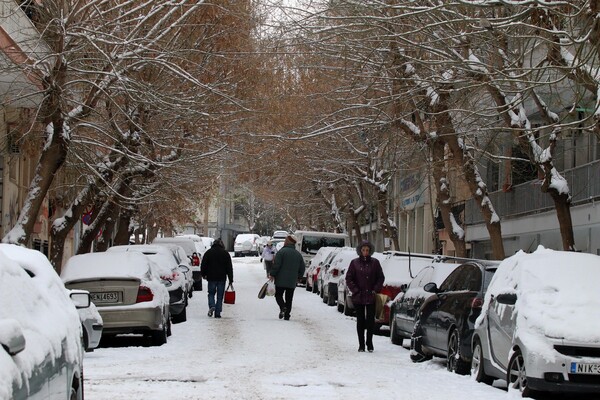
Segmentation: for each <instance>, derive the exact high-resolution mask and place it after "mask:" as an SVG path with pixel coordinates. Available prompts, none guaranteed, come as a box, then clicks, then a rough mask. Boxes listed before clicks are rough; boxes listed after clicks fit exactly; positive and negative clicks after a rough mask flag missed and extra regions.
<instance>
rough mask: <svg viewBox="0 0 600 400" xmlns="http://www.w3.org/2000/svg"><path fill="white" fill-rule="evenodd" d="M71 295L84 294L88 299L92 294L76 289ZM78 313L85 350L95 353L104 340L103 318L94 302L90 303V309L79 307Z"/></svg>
mask: <svg viewBox="0 0 600 400" xmlns="http://www.w3.org/2000/svg"><path fill="white" fill-rule="evenodd" d="M71 294H83V295H85V296H87V297H88V299H89V297H90V292H88V291H87V290H77V289H74V290H71ZM77 313H78V314H79V321H81V327H82V328H83V349H84V350H85V351H88V352H90V351H94V349H95V348H96V347H98V345H99V344H100V339H101V338H102V329H103V328H104V323H103V322H102V316H101V315H100V313H99V312H98V309H97V308H96V305H95V304H94V303H93V302H92V301H89V306H88V307H77Z"/></svg>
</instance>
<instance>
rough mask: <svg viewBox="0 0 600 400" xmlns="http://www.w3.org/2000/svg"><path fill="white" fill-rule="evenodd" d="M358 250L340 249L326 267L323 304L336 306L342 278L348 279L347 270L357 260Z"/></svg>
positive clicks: (323, 282)
mask: <svg viewBox="0 0 600 400" xmlns="http://www.w3.org/2000/svg"><path fill="white" fill-rule="evenodd" d="M357 257H358V255H357V254H356V249H355V248H353V247H340V250H339V251H338V252H337V254H336V256H335V257H334V258H333V259H332V260H331V262H330V263H329V264H328V265H325V266H324V270H323V273H322V274H321V280H322V283H321V288H322V292H323V296H321V297H322V298H323V303H326V304H327V305H328V306H335V304H336V303H337V300H338V284H339V283H340V280H341V279H342V278H344V279H345V277H346V270H347V269H348V267H349V266H350V261H352V260H353V259H355V258H357Z"/></svg>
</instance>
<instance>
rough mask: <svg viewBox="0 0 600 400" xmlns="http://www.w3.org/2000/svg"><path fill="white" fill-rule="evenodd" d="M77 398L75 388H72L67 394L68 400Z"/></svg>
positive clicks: (76, 399)
mask: <svg viewBox="0 0 600 400" xmlns="http://www.w3.org/2000/svg"><path fill="white" fill-rule="evenodd" d="M78 399H79V396H78V395H77V388H74V387H72V388H71V393H69V400H78Z"/></svg>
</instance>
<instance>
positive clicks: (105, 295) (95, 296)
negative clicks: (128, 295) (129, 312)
mask: <svg viewBox="0 0 600 400" xmlns="http://www.w3.org/2000/svg"><path fill="white" fill-rule="evenodd" d="M90 298H91V299H92V301H93V302H94V303H116V302H118V301H119V292H102V293H90Z"/></svg>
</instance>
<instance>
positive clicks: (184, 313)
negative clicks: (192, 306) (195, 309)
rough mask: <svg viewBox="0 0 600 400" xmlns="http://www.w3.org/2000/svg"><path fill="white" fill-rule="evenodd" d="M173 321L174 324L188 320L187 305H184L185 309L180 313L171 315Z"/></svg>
mask: <svg viewBox="0 0 600 400" xmlns="http://www.w3.org/2000/svg"><path fill="white" fill-rule="evenodd" d="M171 321H172V322H173V323H174V324H180V323H182V322H185V321H187V307H184V308H183V311H182V312H180V313H179V314H177V315H173V316H171Z"/></svg>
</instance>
